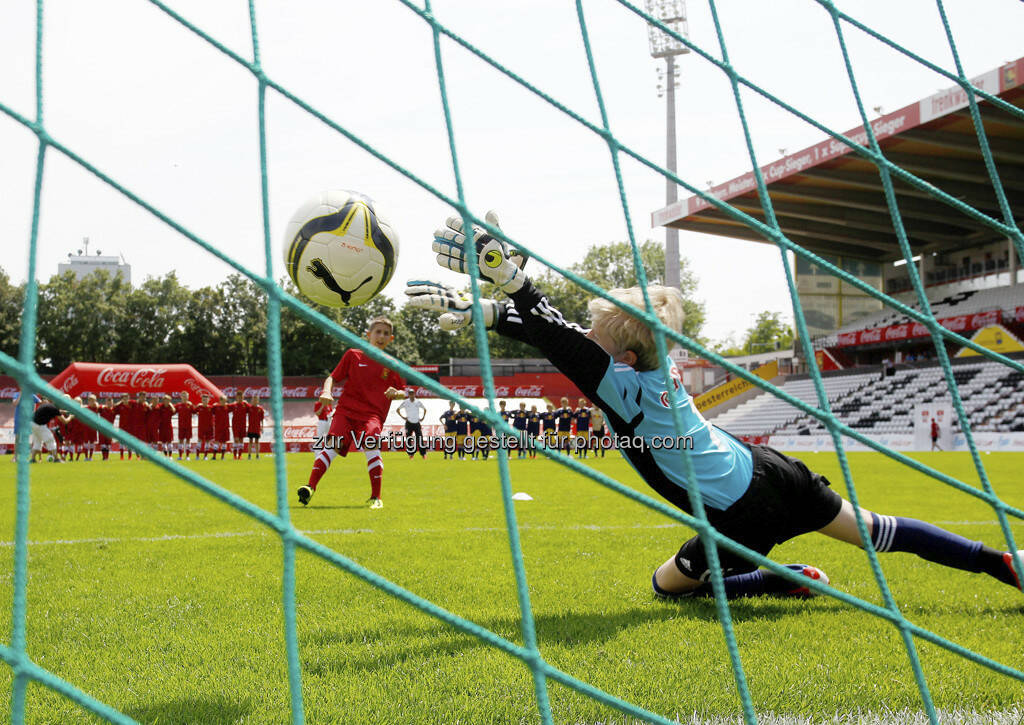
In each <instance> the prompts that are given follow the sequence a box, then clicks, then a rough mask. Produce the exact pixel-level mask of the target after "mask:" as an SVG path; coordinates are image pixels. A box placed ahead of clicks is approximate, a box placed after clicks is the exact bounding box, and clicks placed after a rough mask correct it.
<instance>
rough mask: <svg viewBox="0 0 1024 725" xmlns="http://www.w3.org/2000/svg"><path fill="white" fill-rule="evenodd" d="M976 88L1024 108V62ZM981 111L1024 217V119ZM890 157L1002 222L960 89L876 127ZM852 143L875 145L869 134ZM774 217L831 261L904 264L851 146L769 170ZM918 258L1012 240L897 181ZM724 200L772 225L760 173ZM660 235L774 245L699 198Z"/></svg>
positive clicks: (679, 207)
mask: <svg viewBox="0 0 1024 725" xmlns="http://www.w3.org/2000/svg"><path fill="white" fill-rule="evenodd" d="M971 83H973V84H974V85H975V86H976V87H977V88H980V89H982V90H983V91H986V92H988V93H990V94H992V95H997V96H999V97H1000V98H1001V99H1002V100H1004V101H1006V102H1008V103H1010V104H1012V105H1014V106H1017V107H1018V108H1024V58H1020V59H1018V60H1016V61H1013V62H1010V63H1007V64H1006V65H1003V66H1001V67H999V68H996V69H995V70H992V71H989V72H988V73H985V74H983V75H981V76H979V77H977V78H973V79H971ZM979 101H980V103H979V111H980V113H981V117H982V119H983V122H984V125H985V134H986V135H987V137H988V142H989V145H990V147H991V150H992V155H993V157H994V159H995V165H996V170H997V171H998V173H999V178H1000V181H1001V182H1002V185H1003V189H1004V190H1005V192H1006V196H1007V199H1008V201H1009V204H1010V209H1011V211H1012V212H1013V214H1014V216H1015V217H1016V218H1017V219H1018V220H1019V219H1021V217H1022V216H1024V119H1021V118H1019V117H1015V116H1013V115H1011V114H1010V113H1008V112H1006V111H1005V110H1003V109H1000V108H998V107H996V106H994V105H993V104H991V103H989V102H985V101H981V99H980V98H979ZM871 127H872V129H873V130H874V133H875V136H876V137H877V138H878V141H879V145H880V146H881V148H882V151H883V153H884V154H885V156H886V157H887V158H888V159H889V160H890V161H892V162H893V163H894V164H897V165H898V166H900V167H902V168H903V169H905V170H907V171H909V172H910V173H912V174H914V175H915V176H917V177H919V178H921V179H923V180H925V181H927V182H929V183H931V184H933V185H934V186H936V187H938V188H939V189H941V190H943V191H945V192H946V193H948V194H949V195H950V196H953V197H955V198H957V199H960V200H962V201H964V202H965V203H967V204H970V205H971V206H973V207H975V208H976V209H978V210H979V211H981V212H983V213H985V214H987V215H988V216H990V217H992V218H993V219H996V220H998V221H1003V215H1002V213H1001V212H1000V211H999V207H998V202H997V200H996V196H995V192H994V191H993V187H992V182H991V179H990V177H989V175H988V172H987V171H986V168H985V164H984V160H983V158H982V154H981V150H980V147H979V143H978V138H977V135H976V133H975V131H974V125H973V123H972V121H971V114H970V109H969V108H968V100H967V94H966V93H964V91H963V90H962V89H961V88H960V86H954V87H953V88H950V89H948V90H945V91H941V92H939V93H936V94H935V95H932V96H929V97H928V98H925V99H923V100H921V101H918V102H917V103H912V104H910V105H909V106H906V107H904V108H901V109H900V110H898V111H895V112H893V113H888V114H886V115H884V116H881V117H880V118H878V119H876V120H874V121H872V122H871ZM845 135H846V136H847V137H849V138H851V139H853V140H854V141H857V142H858V143H862V144H865V145H866V144H867V138H866V134H865V132H864V129H863V126H858V127H857V128H855V129H852V130H850V131H847V132H846V133H845ZM761 172H762V174H763V176H764V178H765V180H766V182H767V184H768V193H769V196H770V197H771V200H772V205H773V207H774V210H775V215H776V217H777V219H778V222H779V225H780V227H781V229H782V231H783V233H784V234H785V235H786V236H787V237H788V238H789V239H790V240H791V241H793V242H796V243H798V244H800V245H801V246H803V247H805V248H807V249H809V250H811V251H814V252H816V253H826V254H845V255H850V256H855V257H861V258H864V259H873V260H877V261H880V262H887V261H892V260H896V259H901V258H902V257H903V255H902V254H901V253H900V250H899V243H898V241H897V238H896V233H895V231H894V230H893V223H892V219H891V217H890V216H889V211H888V207H887V205H886V202H885V195H884V192H883V188H882V181H881V178H880V176H879V172H878V167H877V166H875V164H873V163H872V162H870V161H868V160H866V159H865V158H863V157H862V156H859V155H857V154H855V153H854V152H853V151H852V150H851V149H850V147H849V146H847V145H846V144H844V143H843V142H841V141H838V140H836V139H834V138H831V137H829V138H828V139H826V140H825V141H822V142H820V143H817V144H815V145H813V146H809V147H808V148H805V149H803V150H801V151H798V152H796V153H793V154H790V155H788V156H785V157H783V158H781V159H779V160H778V161H774V162H772V163H770V164H768V165H766V166H763V167H761ZM893 181H894V187H895V190H896V194H897V201H898V203H899V209H900V213H901V215H902V217H903V221H904V226H905V228H906V230H907V235H908V237H909V239H910V242H911V244H912V245H913V248H914V251H915V253H920V252H942V251H945V250H951V249H963V248H965V246H966V247H974V246H977V245H981V244H985V243H988V242H992V241H996V240H1000V239H1002V238H1003V236H1002V235H1001V234H1000V233H999V232H997V231H996V230H994V229H992V228H991V227H989V226H986V225H985V224H983V223H981V222H978V221H976V220H974V219H972V218H970V217H968V216H966V215H965V214H963V213H962V212H960V211H958V210H956V209H954V208H953V207H952V206H949V205H948V204H946V203H944V202H942V201H939V200H938V199H936V198H935V197H933V196H931V195H930V194H928V193H927V192H926V191H924V190H921V189H918V188H916V187H913V186H910V185H908V184H906V183H904V182H902V181H899V180H896V179H895V178H894V179H893ZM710 193H711V194H712V195H713V196H715V197H717V198H718V199H722V200H728V202H729V203H730V204H732V205H733V206H736V207H737V208H739V209H740V210H741V211H743V212H746V213H747V214H749V215H751V216H753V217H756V218H757V219H760V220H762V221H763V220H764V213H763V212H762V210H761V204H760V202H759V200H758V196H757V185H756V182H755V179H754V174H753V172H748V173H746V174H744V175H743V176H739V177H737V178H735V179H732V180H731V181H727V182H726V183H724V184H719V185H718V186H714V187H712V188H711V191H710ZM651 220H652V225H653V226H668V227H675V228H677V229H685V230H688V231H694V232H703V233H705V234H714V235H720V236H726V237H736V238H740V239H751V240H754V241H759V242H767V241H768V240H766V239H765V238H764V237H763V236H761V235H760V234H758V233H757V232H756V231H754V230H753V229H751V228H750V227H748V226H747V225H745V224H743V223H742V222H739V221H736V220H734V219H732V218H731V217H729V216H728V215H726V214H725V213H723V212H721V211H719V210H718V209H716V208H714V207H713V206H711V205H710V204H709V203H708V202H707V201H705V200H704V199H702V198H700V197H699V196H691V197H689V198H687V199H682V200H680V201H678V202H676V203H674V204H672V205H671V206H668V207H665V208H663V209H660V210H658V211H656V212H654V213H653V214H652V215H651Z"/></svg>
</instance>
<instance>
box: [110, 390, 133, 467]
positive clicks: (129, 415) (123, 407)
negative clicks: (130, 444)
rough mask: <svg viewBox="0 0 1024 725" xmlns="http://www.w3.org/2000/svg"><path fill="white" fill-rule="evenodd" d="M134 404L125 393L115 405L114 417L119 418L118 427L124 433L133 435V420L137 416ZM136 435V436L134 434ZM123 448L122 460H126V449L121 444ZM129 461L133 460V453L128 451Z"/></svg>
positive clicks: (122, 444)
mask: <svg viewBox="0 0 1024 725" xmlns="http://www.w3.org/2000/svg"><path fill="white" fill-rule="evenodd" d="M133 406H134V403H132V400H131V398H129V397H128V393H124V394H123V395H122V396H121V399H120V400H118V401H117V403H115V404H114V415H115V416H116V417H117V427H118V428H119V429H120V430H121V432H122V433H132V427H133V424H132V420H133V418H134V416H135V411H134V407H133ZM133 435H134V434H133ZM120 447H121V460H122V461H123V460H124V454H125V452H126V451H125V448H124V443H121V444H120ZM127 453H128V460H131V457H132V452H131V451H127Z"/></svg>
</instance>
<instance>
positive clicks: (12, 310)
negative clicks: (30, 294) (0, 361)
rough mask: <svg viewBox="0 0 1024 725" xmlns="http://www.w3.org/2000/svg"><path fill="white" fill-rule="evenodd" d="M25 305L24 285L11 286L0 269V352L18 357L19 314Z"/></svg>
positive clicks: (9, 279)
mask: <svg viewBox="0 0 1024 725" xmlns="http://www.w3.org/2000/svg"><path fill="white" fill-rule="evenodd" d="M24 303H25V285H23V284H21V285H13V284H11V278H10V277H8V276H7V273H6V272H4V271H3V269H0V352H3V353H5V354H7V355H10V356H11V357H14V358H16V357H18V344H19V341H20V340H21V312H22V309H23V306H24Z"/></svg>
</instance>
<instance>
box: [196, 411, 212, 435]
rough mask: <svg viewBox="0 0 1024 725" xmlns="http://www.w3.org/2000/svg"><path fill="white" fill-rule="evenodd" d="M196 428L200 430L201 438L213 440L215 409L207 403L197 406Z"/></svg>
mask: <svg viewBox="0 0 1024 725" xmlns="http://www.w3.org/2000/svg"><path fill="white" fill-rule="evenodd" d="M195 409H196V426H197V427H198V428H199V431H198V432H199V438H200V439H201V440H210V439H211V438H213V407H211V406H210V405H207V404H205V403H200V404H199V405H197V406H195Z"/></svg>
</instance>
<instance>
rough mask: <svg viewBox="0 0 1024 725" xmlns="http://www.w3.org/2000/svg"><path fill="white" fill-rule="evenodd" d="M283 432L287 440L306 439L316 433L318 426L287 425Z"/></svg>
mask: <svg viewBox="0 0 1024 725" xmlns="http://www.w3.org/2000/svg"><path fill="white" fill-rule="evenodd" d="M283 432H284V438H285V440H305V439H308V438H313V437H314V436H315V435H316V428H315V427H314V426H311V425H286V426H284V429H283Z"/></svg>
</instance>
